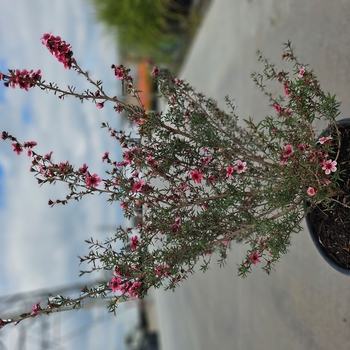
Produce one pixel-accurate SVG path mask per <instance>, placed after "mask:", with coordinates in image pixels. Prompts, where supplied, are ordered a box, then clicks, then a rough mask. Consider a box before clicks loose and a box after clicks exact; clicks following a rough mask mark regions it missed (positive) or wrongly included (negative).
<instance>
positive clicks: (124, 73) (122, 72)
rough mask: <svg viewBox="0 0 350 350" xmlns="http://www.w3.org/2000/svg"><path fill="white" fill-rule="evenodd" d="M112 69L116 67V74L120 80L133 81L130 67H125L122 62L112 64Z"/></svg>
mask: <svg viewBox="0 0 350 350" xmlns="http://www.w3.org/2000/svg"><path fill="white" fill-rule="evenodd" d="M111 68H112V69H114V75H115V76H116V78H117V79H119V80H126V81H133V78H132V76H131V75H130V74H129V72H130V69H127V68H125V67H124V66H123V65H122V64H120V65H119V66H115V65H114V64H112V66H111Z"/></svg>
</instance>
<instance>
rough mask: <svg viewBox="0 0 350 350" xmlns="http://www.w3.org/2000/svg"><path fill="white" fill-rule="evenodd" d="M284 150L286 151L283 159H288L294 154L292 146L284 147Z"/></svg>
mask: <svg viewBox="0 0 350 350" xmlns="http://www.w3.org/2000/svg"><path fill="white" fill-rule="evenodd" d="M285 150H286V151H285V152H284V153H283V158H288V157H289V156H291V155H292V154H293V153H294V152H293V147H292V145H286V146H285Z"/></svg>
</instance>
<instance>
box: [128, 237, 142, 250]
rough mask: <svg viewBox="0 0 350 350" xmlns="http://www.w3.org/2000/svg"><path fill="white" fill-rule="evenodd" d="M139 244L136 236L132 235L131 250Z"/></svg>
mask: <svg viewBox="0 0 350 350" xmlns="http://www.w3.org/2000/svg"><path fill="white" fill-rule="evenodd" d="M139 244H140V241H139V238H138V237H137V236H134V237H132V238H131V243H130V248H131V249H132V250H136V249H137V247H138V245H139Z"/></svg>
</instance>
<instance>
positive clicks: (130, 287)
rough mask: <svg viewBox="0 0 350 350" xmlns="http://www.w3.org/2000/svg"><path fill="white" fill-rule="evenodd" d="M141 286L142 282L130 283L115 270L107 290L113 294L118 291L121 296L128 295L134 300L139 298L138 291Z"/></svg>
mask: <svg viewBox="0 0 350 350" xmlns="http://www.w3.org/2000/svg"><path fill="white" fill-rule="evenodd" d="M141 285H142V282H139V281H134V282H131V281H129V280H127V279H125V278H123V277H122V276H121V274H120V272H119V271H117V270H115V271H114V275H113V277H112V278H111V280H110V282H109V288H110V289H111V290H112V292H113V293H116V292H117V291H118V290H119V291H121V293H122V294H123V295H129V296H130V297H136V298H140V292H139V289H140V287H141Z"/></svg>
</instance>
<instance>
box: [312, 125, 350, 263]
mask: <svg viewBox="0 0 350 350" xmlns="http://www.w3.org/2000/svg"><path fill="white" fill-rule="evenodd" d="M338 128H339V131H340V132H341V146H340V152H339V157H338V159H337V163H338V165H337V167H338V169H340V170H342V171H344V174H343V175H342V176H341V179H342V181H341V182H340V189H341V190H342V193H343V194H342V195H339V196H336V197H334V199H336V201H337V202H336V203H335V205H334V207H333V208H332V210H327V211H326V210H325V208H324V207H323V206H322V204H321V205H319V206H318V207H316V208H315V209H314V210H313V211H312V212H311V213H310V214H309V218H308V219H309V223H310V224H311V225H312V226H314V228H315V229H316V231H317V233H318V240H319V242H320V243H321V246H322V250H323V251H324V252H325V253H326V255H327V256H328V257H329V258H330V259H331V260H333V261H334V262H335V263H336V264H337V265H339V266H340V267H342V268H345V269H349V270H350V124H349V125H339V126H338ZM338 202H339V203H338Z"/></svg>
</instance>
